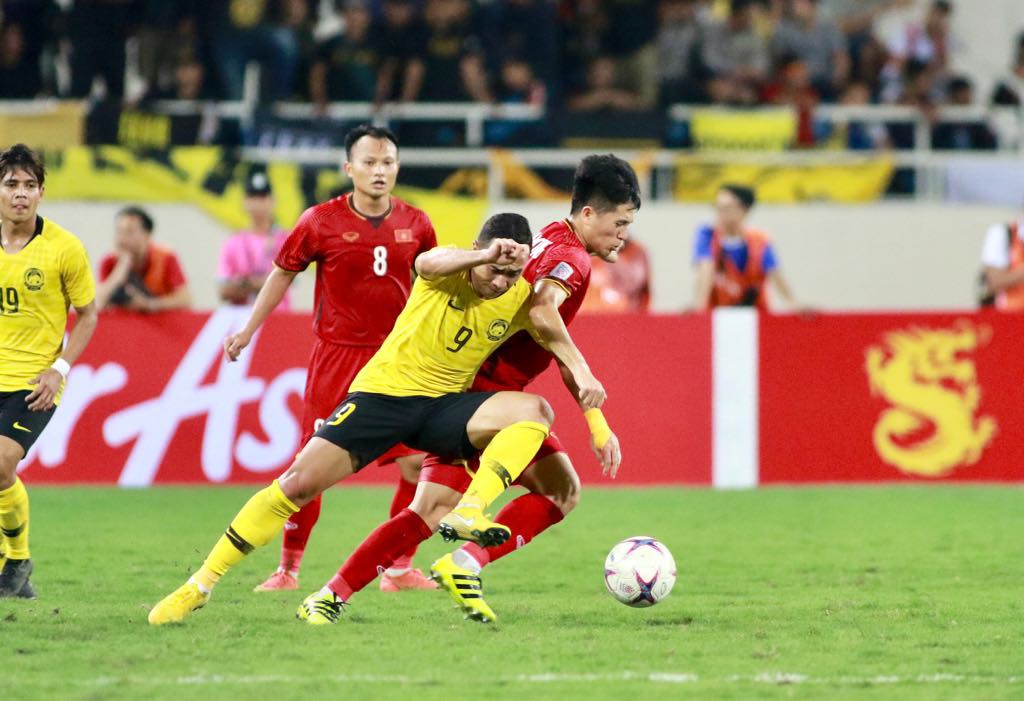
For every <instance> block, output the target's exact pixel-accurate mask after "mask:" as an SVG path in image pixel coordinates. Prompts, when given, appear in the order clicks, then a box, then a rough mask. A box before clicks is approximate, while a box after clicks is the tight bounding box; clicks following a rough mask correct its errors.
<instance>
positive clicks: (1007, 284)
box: [981, 219, 1024, 311]
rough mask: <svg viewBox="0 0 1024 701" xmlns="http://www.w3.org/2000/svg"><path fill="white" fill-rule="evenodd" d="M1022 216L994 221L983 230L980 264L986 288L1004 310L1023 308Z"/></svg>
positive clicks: (1023, 227)
mask: <svg viewBox="0 0 1024 701" xmlns="http://www.w3.org/2000/svg"><path fill="white" fill-rule="evenodd" d="M1022 236H1024V219H1017V220H1015V221H1012V222H1009V223H1008V224H995V225H993V226H991V227H989V230H988V233H986V234H985V247H984V248H983V249H982V252H981V264H982V266H984V269H985V282H986V283H987V287H988V292H990V293H991V294H992V295H994V297H995V306H996V308H997V309H1002V310H1004V311H1020V310H1022V309H1024V238H1021V237H1022Z"/></svg>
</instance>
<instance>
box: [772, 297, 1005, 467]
mask: <svg viewBox="0 0 1024 701" xmlns="http://www.w3.org/2000/svg"><path fill="white" fill-rule="evenodd" d="M759 328H760V332H759V333H760V342H759V345H760V361H759V373H760V376H759V386H760V391H759V398H758V401H759V414H760V418H759V441H760V450H759V452H760V483H762V484H766V483H785V482H797V483H799V482H873V481H909V482H921V481H929V482H931V481H936V480H943V479H946V480H966V481H991V480H995V481H1021V480H1024V443H1022V442H1021V440H1020V436H1019V433H1020V426H1022V425H1024V353H1022V346H1021V339H1024V315H1008V314H998V313H986V314H982V315H973V314H966V315H963V314H913V315H910V314H885V315H821V316H817V317H814V318H810V319H805V318H800V317H793V316H762V317H761V319H760V327H759Z"/></svg>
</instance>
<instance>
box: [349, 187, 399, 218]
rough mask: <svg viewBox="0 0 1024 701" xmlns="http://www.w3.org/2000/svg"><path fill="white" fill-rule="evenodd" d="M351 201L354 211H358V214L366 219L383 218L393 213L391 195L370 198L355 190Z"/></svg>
mask: <svg viewBox="0 0 1024 701" xmlns="http://www.w3.org/2000/svg"><path fill="white" fill-rule="evenodd" d="M349 201H350V202H351V203H352V209H354V210H356V214H361V215H363V216H364V217H383V216H384V215H385V214H387V213H388V212H390V211H391V195H384V196H383V197H370V196H369V195H366V194H364V193H361V192H359V191H358V190H354V191H353V192H352V199H351V200H349Z"/></svg>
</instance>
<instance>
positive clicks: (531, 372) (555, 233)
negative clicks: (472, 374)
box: [474, 219, 590, 390]
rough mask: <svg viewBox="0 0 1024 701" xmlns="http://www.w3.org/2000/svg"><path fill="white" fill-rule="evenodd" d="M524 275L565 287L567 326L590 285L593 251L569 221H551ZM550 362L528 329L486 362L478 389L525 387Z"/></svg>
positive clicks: (563, 308)
mask: <svg viewBox="0 0 1024 701" xmlns="http://www.w3.org/2000/svg"><path fill="white" fill-rule="evenodd" d="M523 277H524V278H526V280H527V282H529V283H530V284H531V285H533V284H535V283H536V282H537V281H538V280H542V279H543V280H552V281H554V282H556V283H558V284H559V285H561V286H562V287H564V288H565V290H566V292H568V293H569V297H568V299H566V300H565V301H564V302H562V306H560V307H559V308H558V312H559V314H561V315H562V321H564V322H565V325H566V326H568V325H569V324H570V323H572V320H573V319H574V318H576V312H577V311H579V308H580V305H581V304H583V298H584V297H585V296H586V294H587V286H588V285H589V284H590V254H589V253H587V249H586V247H585V246H584V245H583V242H582V241H580V238H579V237H578V236H577V235H576V232H575V231H573V229H572V225H571V224H570V223H569V222H568V221H567V220H565V219H563V220H561V221H557V222H553V223H551V224H548V225H547V226H546V227H544V228H543V229H541V231H540V233H539V234H534V236H533V249H532V250H531V251H530V262H529V263H527V264H526V269H525V270H524V271H523ZM550 362H551V354H550V353H548V352H547V351H546V350H544V349H543V348H541V347H540V346H539V345H537V342H536V341H534V340H533V338H532V337H531V336H530V335H529V334H528V333H527V332H525V331H520V332H519V333H517V334H516V335H515V336H513V337H512V338H510V339H509V340H508V341H506V342H505V343H504V344H503V345H502V346H501V348H499V349H498V350H497V352H495V353H494V355H492V356H491V357H490V358H488V359H487V361H486V362H484V365H483V367H482V368H481V369H480V372H479V373H478V374H477V382H476V383H475V384H474V389H480V390H484V389H495V388H499V387H500V388H505V389H523V388H524V387H526V385H528V384H529V383H530V382H532V381H533V380H534V378H536V377H537V376H538V375H540V374H541V373H542V372H544V370H545V369H547V367H548V363H550Z"/></svg>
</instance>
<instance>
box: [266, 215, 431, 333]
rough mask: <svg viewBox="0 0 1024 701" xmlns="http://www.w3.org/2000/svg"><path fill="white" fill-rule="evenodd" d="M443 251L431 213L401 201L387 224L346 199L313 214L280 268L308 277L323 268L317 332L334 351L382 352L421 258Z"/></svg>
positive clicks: (295, 232) (288, 243)
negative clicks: (310, 269)
mask: <svg viewBox="0 0 1024 701" xmlns="http://www.w3.org/2000/svg"><path fill="white" fill-rule="evenodd" d="M436 245H437V235H436V234H435V233H434V227H433V225H432V224H431V223H430V219H429V218H428V217H427V215H426V213H425V212H423V211H422V210H420V209H417V208H416V207H413V206H412V205H410V204H408V203H407V202H403V201H402V200H400V199H398V198H397V197H392V198H391V209H390V210H389V211H388V213H387V214H385V215H383V216H381V217H367V216H365V215H363V214H360V213H359V212H358V211H356V209H355V207H354V206H353V205H352V196H351V195H343V196H341V197H336V198H334V199H333V200H329V201H327V202H324V203H322V204H318V205H315V206H313V207H310V208H309V209H307V210H306V211H305V212H303V213H302V216H301V217H299V221H298V222H297V223H296V224H295V228H294V229H292V232H291V234H289V235H288V238H287V239H286V240H285V243H284V246H282V247H281V252H280V253H279V254H278V255H277V258H276V259H275V260H274V264H275V265H277V267H279V268H281V269H282V270H287V271H289V272H301V271H303V270H305V269H306V268H307V267H308V266H309V264H310V263H314V262H315V263H316V287H315V288H314V296H315V299H314V304H313V331H314V332H315V333H316V335H317V336H318V337H320V338H321V339H322V340H324V341H327V342H329V343H335V344H342V345H348V346H372V347H375V348H376V347H378V346H380V345H381V344H382V343H383V342H384V339H385V338H386V337H387V335H388V333H390V331H391V327H392V326H394V324H395V319H396V318H398V315H399V314H400V313H401V311H402V308H403V307H404V306H405V301H406V300H407V299H408V298H409V292H410V291H411V289H412V266H413V261H415V259H416V256H418V255H419V254H420V253H423V252H424V251H429V250H430V249H431V248H434V247H435V246H436Z"/></svg>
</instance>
